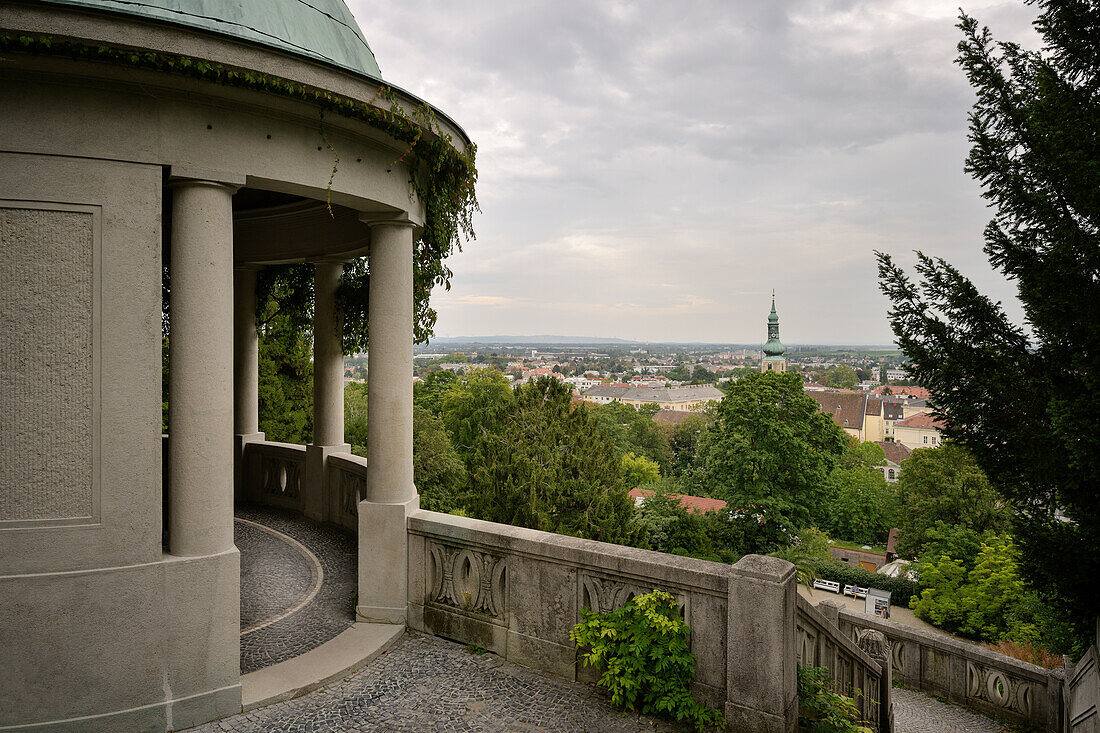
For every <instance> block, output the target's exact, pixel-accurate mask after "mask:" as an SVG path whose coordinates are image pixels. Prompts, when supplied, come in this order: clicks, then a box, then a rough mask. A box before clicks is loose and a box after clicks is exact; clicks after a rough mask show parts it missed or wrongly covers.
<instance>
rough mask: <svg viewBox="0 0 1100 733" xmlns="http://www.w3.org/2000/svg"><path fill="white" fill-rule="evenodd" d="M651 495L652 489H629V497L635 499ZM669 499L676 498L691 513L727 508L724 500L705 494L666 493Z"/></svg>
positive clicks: (646, 497) (703, 512)
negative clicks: (711, 497)
mask: <svg viewBox="0 0 1100 733" xmlns="http://www.w3.org/2000/svg"><path fill="white" fill-rule="evenodd" d="M651 496H653V489H631V490H630V498H631V499H634V500H635V501H636V500H638V499H648V498H649V497H651ZM667 496H668V497H669V498H671V499H678V500H679V501H680V506H682V507H683V508H684V509H686V510H688V511H689V512H691V513H692V514H705V513H706V512H716V511H720V510H722V509H725V508H727V504H726V502H724V501H722V500H721V499H710V498H708V497H705V496H691V495H690V494H667Z"/></svg>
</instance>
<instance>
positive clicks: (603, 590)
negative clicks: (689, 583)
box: [580, 572, 688, 619]
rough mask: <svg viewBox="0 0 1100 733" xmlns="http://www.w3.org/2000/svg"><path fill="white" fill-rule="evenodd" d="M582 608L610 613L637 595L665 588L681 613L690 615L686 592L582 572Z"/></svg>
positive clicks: (685, 616) (686, 615)
mask: <svg viewBox="0 0 1100 733" xmlns="http://www.w3.org/2000/svg"><path fill="white" fill-rule="evenodd" d="M580 586H581V608H587V609H589V610H592V611H598V612H599V613H608V612H609V611H614V610H615V609H617V608H622V607H623V606H625V605H626V604H627V603H628V602H629V601H630V600H631V599H633V598H634V597H636V596H643V595H645V594H646V593H651V592H653V591H654V590H663V591H665V592H667V593H671V594H672V596H673V597H674V598H675V599H676V606H677V608H679V609H680V615H681V616H682V617H683V618H684V619H687V617H688V608H687V605H688V597H687V595H685V594H684V593H681V592H679V591H675V590H669V589H667V588H656V587H653V586H645V585H642V584H640V583H637V582H632V581H630V580H626V579H624V578H613V577H607V576H599V575H594V574H592V573H587V572H586V573H581V576H580Z"/></svg>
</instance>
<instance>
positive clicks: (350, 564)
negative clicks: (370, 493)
mask: <svg viewBox="0 0 1100 733" xmlns="http://www.w3.org/2000/svg"><path fill="white" fill-rule="evenodd" d="M236 516H237V517H239V518H241V519H245V520H249V521H251V522H256V523H258V524H262V525H264V526H265V527H269V528H271V529H274V530H276V531H277V532H280V533H282V534H285V535H288V536H290V537H292V538H294V539H295V540H297V541H298V542H300V543H301V544H302V545H304V546H305V547H306V549H307V550H308V551H309V552H310V553H311V554H312V556H313V557H315V558H316V559H317V562H319V564H320V566H321V570H322V572H323V576H324V580H323V582H322V583H321V585H320V588H319V590H318V591H317V594H316V596H314V597H313V599H312V600H311V601H310V602H309V603H308V604H306V605H305V606H304V607H302V608H301V609H299V610H297V611H296V612H294V613H292V614H290V615H289V616H287V617H286V618H283V619H280V620H278V621H276V622H275V623H272V624H270V625H267V626H264V627H263V628H259V629H256V630H254V631H249V629H250V628H251V627H254V626H256V625H257V624H260V623H262V622H264V621H266V620H268V619H271V618H274V617H277V616H278V615H279V614H280V613H283V612H285V611H286V610H287V609H290V608H292V607H293V606H295V605H296V604H297V603H299V602H300V601H301V600H302V599H303V598H304V597H305V596H306V595H307V593H308V592H309V590H310V587H311V581H312V578H313V575H312V573H313V572H315V571H314V570H312V569H311V562H310V560H309V559H307V558H306V557H305V556H303V554H302V552H301V551H300V550H298V549H296V548H295V547H294V546H293V545H292V544H290V543H288V542H287V541H286V540H285V539H281V538H279V537H276V536H273V535H271V534H270V533H268V532H264V531H263V530H262V529H260V528H258V527H254V526H251V525H249V524H245V523H242V522H234V528H235V540H236V543H237V547H238V548H239V549H240V551H241V631H242V632H244V633H242V635H241V674H247V673H248V672H255V671H256V670H257V669H262V668H263V667H267V666H269V665H272V664H276V663H278V662H282V661H285V660H287V659H290V658H292V657H296V656H298V655H299V654H303V653H305V652H307V651H309V650H310V649H313V648H315V647H317V646H320V645H321V644H323V643H324V642H326V641H328V640H329V639H331V638H333V637H334V636H336V635H338V634H339V633H340V632H342V631H344V630H345V629H347V628H348V627H349V626H351V625H352V624H353V623H355V593H356V582H357V580H356V565H357V560H358V551H357V548H356V544H355V537H354V536H352V535H351V534H348V533H346V532H344V531H342V530H340V529H337V528H335V527H331V526H328V525H324V524H320V523H317V522H312V521H310V520H308V519H305V518H304V517H302V516H301V515H298V514H294V513H292V512H284V511H281V510H277V509H272V508H267V507H265V508H258V507H240V508H238V509H237V510H236Z"/></svg>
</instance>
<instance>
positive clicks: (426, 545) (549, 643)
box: [408, 510, 878, 731]
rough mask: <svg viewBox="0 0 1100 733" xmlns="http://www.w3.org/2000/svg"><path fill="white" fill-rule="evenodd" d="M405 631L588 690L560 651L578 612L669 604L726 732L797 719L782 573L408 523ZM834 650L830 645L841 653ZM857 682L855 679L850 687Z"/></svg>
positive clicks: (700, 685)
mask: <svg viewBox="0 0 1100 733" xmlns="http://www.w3.org/2000/svg"><path fill="white" fill-rule="evenodd" d="M408 532H409V544H408V552H409V559H408V562H409V590H408V592H409V616H408V623H409V626H410V627H412V628H413V629H415V630H418V631H423V632H426V633H429V634H436V635H438V636H443V637H447V638H450V639H455V640H458V641H462V642H465V643H467V644H474V645H477V646H480V647H483V648H485V649H488V650H490V651H493V652H495V653H497V654H499V655H501V656H502V657H505V658H507V659H509V660H511V661H514V662H517V663H519V664H522V665H524V666H526V667H530V668H533V669H536V670H540V671H543V672H546V673H550V674H553V675H556V676H558V677H563V678H565V679H568V680H573V681H585V680H594V679H595V677H594V676H593V674H592V671H591V670H586V669H584V667H583V662H582V661H581V659H580V658H579V656H578V654H577V652H576V649H575V647H574V645H573V643H572V641H570V638H569V631H570V629H571V628H572V627H573V626H574V624H576V623H577V622H578V621H580V618H581V614H580V612H581V609H583V608H590V609H594V610H596V609H598V610H600V611H608V610H611V609H614V608H616V607H619V606H621V605H622V604H624V603H626V602H627V601H628V600H630V599H631V598H633V597H634V596H636V595H640V594H643V593H648V592H650V591H652V590H654V589H660V590H664V591H668V592H670V593H672V594H673V595H674V596H675V597H676V599H677V602H678V604H679V606H680V608H681V609H682V611H683V614H684V618H685V620H686V621H687V623H688V625H689V627H690V628H691V629H692V634H691V637H690V644H691V650H692V653H693V654H694V655H695V669H696V679H695V682H694V684H693V691H694V693H695V694H696V695H697V696H698V697H699V698H700V699H701V700H703V701H704V702H705V703H706V704H708V705H710V706H712V707H716V708H718V709H719V710H720V711H722V712H723V713H724V714H725V716H726V720H727V723H728V725H729V729H730V730H738V731H742V730H744V731H787V730H790V729H791V726H793V722H794V716H795V715H796V710H797V688H796V682H795V674H794V664H793V661H794V658H795V643H794V639H795V616H796V601H795V598H796V597H797V594H796V593H795V588H794V582H795V581H794V570H793V567H792V566H791V565H790V564H789V563H786V562H784V561H781V560H777V559H775V558H767V557H760V556H755V555H750V556H747V557H745V558H743V559H742V560H741V561H740V562H739V563H738V564H737V565H734V566H730V565H724V564H721V563H715V562H707V561H704V560H696V559H693V558H686V557H679V556H675V555H668V554H664V553H659V552H651V551H648V550H640V549H637V548H632V547H623V546H619V545H612V544H608V543H604V542H595V541H591V540H582V539H577V538H575V537H565V536H562V535H555V534H550V533H547V532H538V531H535V530H530V529H524V528H520V527H512V526H507V525H501V524H494V523H491V522H482V521H479V520H474V519H469V518H465V517H457V516H452V515H448V514H439V513H436V512H428V511H422V510H421V511H416V512H414V513H412V514H411V515H410V517H409V519H408ZM845 642H846V640H841V642H840V643H839V644H838V645H837V646H840V647H842V648H844V649H845V650H846V653H848V652H850V656H852V657H856V658H859V660H860V662H861V663H862V664H863V665H864V666H866V667H867V668H868V669H872V668H873V669H874V670H875V671H876V672H877V671H878V668H877V667H874V663H873V662H870V660H864V658H863V657H861V656H860V652H859V649H858V648H855V647H854V645H853V649H854V651H852V650H849V648H848V646H849V645H847V644H846V643H845ZM861 679H862V678H861Z"/></svg>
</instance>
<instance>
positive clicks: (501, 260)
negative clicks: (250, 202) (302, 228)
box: [349, 0, 1033, 342]
mask: <svg viewBox="0 0 1100 733" xmlns="http://www.w3.org/2000/svg"><path fill="white" fill-rule="evenodd" d="M349 4H350V5H351V7H352V10H353V11H354V12H355V14H356V17H357V18H358V19H359V21H360V24H361V25H362V27H363V30H364V33H365V35H366V37H367V39H368V41H369V42H370V43H371V46H372V49H373V50H374V51H375V53H376V55H377V56H378V59H379V62H380V65H381V67H382V71H383V75H384V76H385V77H386V78H387V79H389V80H391V81H393V82H394V83H396V84H398V85H400V86H403V87H405V88H408V89H410V90H411V91H413V92H415V93H418V94H420V95H422V96H424V97H425V98H426V99H428V100H429V101H430V102H432V103H433V104H436V105H438V106H439V107H440V108H441V109H443V110H445V111H446V112H448V113H449V114H451V115H452V116H454V117H455V119H457V120H458V121H459V122H460V123H461V124H463V125H464V126H465V127H466V128H467V130H468V132H470V134H471V135H472V137H474V139H475V140H476V141H477V142H478V143H479V149H480V150H479V169H480V184H479V197H480V199H481V201H482V205H483V209H484V214H483V215H482V216H481V217H479V218H478V220H477V222H476V224H477V227H478V231H479V238H478V240H477V241H476V242H473V243H471V244H470V245H469V246H468V247H467V248H466V251H465V252H463V253H461V254H459V255H457V256H456V257H455V258H454V259H453V261H452V263H451V265H452V267H453V269H454V271H455V280H454V289H453V291H452V293H450V294H442V293H441V294H440V295H439V297H438V299H437V300H438V307H439V310H440V321H439V330H440V332H441V333H446V334H459V333H474V332H478V333H487V332H494V333H496V332H547V333H555V332H556V333H562V332H570V333H577V334H581V335H583V334H603V335H621V336H630V337H639V338H652V339H661V338H686V337H691V338H710V339H722V340H754V339H756V338H757V337H758V332H759V331H760V324H759V321H760V320H761V318H762V316H761V315H760V314H759V313H758V311H759V310H760V309H761V307H764V308H765V313H766V306H762V305H761V303H763V302H764V301H766V294H767V292H768V290H769V288H770V287H771V286H772V285H775V286H776V287H779V288H780V290H781V292H783V293H784V296H783V297H784V298H785V300H784V308H783V310H784V313H786V316H785V317H786V318H787V319H788V320H785V329H786V330H785V333H788V334H789V335H790V337H792V338H793V339H794V340H805V341H828V340H833V341H878V342H882V341H886V340H888V339H889V338H890V334H889V330H888V328H887V326H886V323H885V319H884V315H883V314H884V309H885V304H884V303H883V302H882V299H881V296H879V295H878V293H877V288H876V286H875V282H874V266H873V261H872V259H871V254H870V253H871V250H872V249H875V248H880V249H887V250H890V251H895V252H903V253H904V252H907V251H908V250H911V249H914V248H921V249H924V250H926V251H929V252H932V253H935V254H941V255H944V256H946V257H948V258H949V259H952V260H953V261H956V262H958V263H959V264H960V266H962V267H963V268H964V270H967V271H968V272H973V273H974V274H975V277H976V279H977V280H978V281H979V282H981V283H983V284H985V285H989V286H991V287H993V288H994V291H995V295H996V296H997V297H1000V298H1004V299H1009V298H1011V291H1010V289H1007V288H1006V287H1005V286H1004V285H1003V283H999V279H998V278H997V277H996V276H994V275H991V274H990V273H989V271H988V267H987V266H986V265H985V264H984V258H983V256H982V255H981V252H980V233H981V228H982V225H983V224H984V221H985V220H986V219H987V218H988V213H987V212H986V210H985V209H984V206H983V203H982V201H981V200H980V198H979V197H978V191H977V188H976V186H975V185H974V184H973V182H971V181H969V179H967V178H966V177H965V176H964V175H963V174H962V171H961V169H962V159H963V157H964V156H965V152H966V142H965V134H966V132H965V114H966V111H967V108H968V107H969V104H970V100H971V92H970V90H969V89H968V87H967V85H966V83H965V80H964V78H963V76H962V74H961V72H959V71H958V69H957V68H955V67H954V65H953V63H952V60H953V57H954V55H955V51H954V47H955V44H956V42H957V38H958V32H957V31H956V30H955V29H954V28H953V25H954V19H953V18H954V14H955V10H954V3H953V2H946V3H943V4H942V12H938V13H932V12H929V10H928V8H929V6H930V5H931V4H930V3H929V2H927V0H844V1H840V0H837V1H833V2H829V1H826V0H791V1H788V2H779V1H777V0H754V1H752V2H743V1H741V2H729V1H728V0H725V1H722V0H713V1H711V2H706V1H703V0H700V1H699V2H685V3H667V2H666V3H658V2H639V3H631V2H607V1H605V0H595V1H594V2H584V3H581V2H508V3H487V2H483V3H473V4H470V3H465V4H443V3H434V2H428V1H427V0H411V2H404V3H401V4H381V3H378V4H375V3H369V2H366V0H351V2H349ZM975 12H976V14H977V15H978V16H979V17H981V18H982V19H983V20H987V21H988V22H989V23H990V24H991V25H992V26H993V27H994V31H995V32H996V33H998V34H999V35H1003V34H1005V33H1008V34H1017V36H1018V37H1023V36H1021V34H1023V33H1025V32H1026V30H1027V23H1028V22H1029V19H1030V17H1031V16H1032V15H1033V9H1030V8H1026V7H1024V6H1023V5H1022V3H1020V2H1014V1H1013V0H1005V1H1004V2H986V3H985V5H984V6H983V7H981V8H978V9H977V10H976V11H975ZM586 247H588V249H586ZM597 255H598V256H597ZM903 256H904V255H903ZM997 288H1000V290H997ZM657 291H660V292H659V293H658V292H657ZM647 299H648V300H647ZM704 301H706V302H707V305H706V306H705V307H704V306H703V305H701V304H702V303H703V302H704ZM568 303H574V304H581V305H579V306H577V307H575V308H572V309H570V308H567V307H566V305H567V304H568ZM630 303H641V304H642V305H646V306H647V308H648V309H642V308H638V307H631V306H629V305H616V304H630ZM693 303H694V304H695V305H694V306H692V305H691V304H693ZM685 304H687V305H685ZM586 307H587V308H588V311H586V312H587V316H582V315H579V314H578V309H579V310H580V311H584V308H586Z"/></svg>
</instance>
